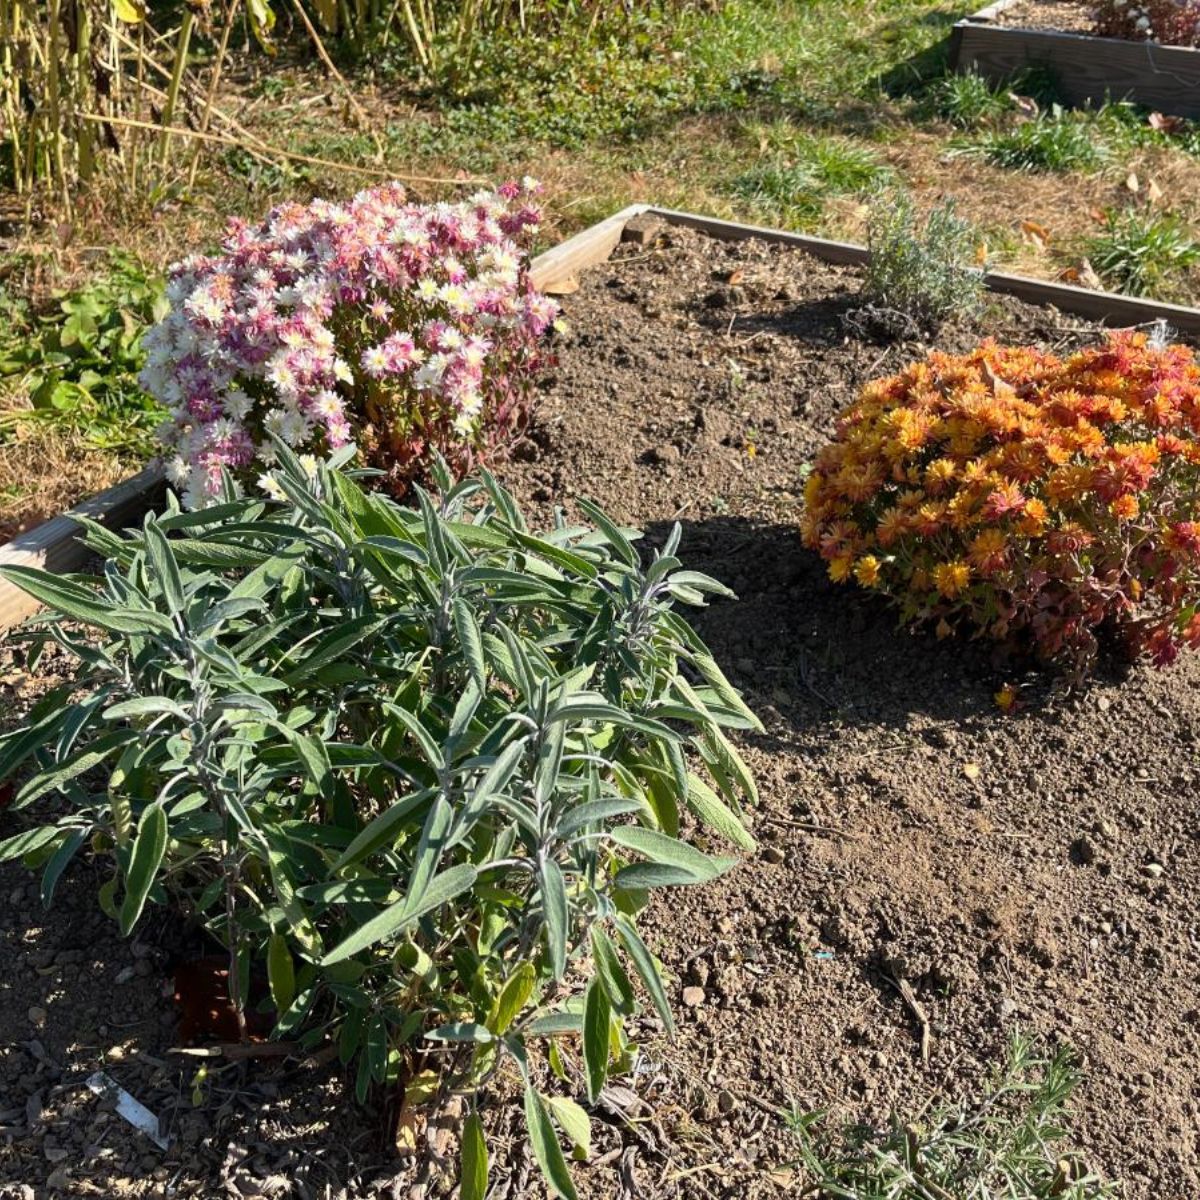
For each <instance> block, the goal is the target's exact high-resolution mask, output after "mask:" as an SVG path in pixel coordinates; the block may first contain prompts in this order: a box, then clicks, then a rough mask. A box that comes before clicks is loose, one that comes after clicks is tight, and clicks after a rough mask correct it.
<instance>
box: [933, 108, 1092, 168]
mask: <svg viewBox="0 0 1200 1200" xmlns="http://www.w3.org/2000/svg"><path fill="white" fill-rule="evenodd" d="M956 152H957V153H960V154H964V155H974V156H976V157H979V158H983V159H986V160H987V161H988V162H990V163H992V164H994V165H995V166H998V167H1005V168H1007V169H1008V170H1011V171H1094V170H1096V169H1097V168H1098V167H1100V166H1101V165H1102V164H1103V163H1104V161H1105V159H1106V157H1107V147H1106V146H1105V145H1104V144H1103V143H1102V142H1100V141H1098V140H1097V138H1096V137H1095V136H1094V133H1093V131H1092V130H1091V129H1090V128H1089V126H1088V124H1087V123H1085V122H1083V121H1080V120H1078V119H1077V118H1075V117H1074V116H1068V115H1067V114H1065V113H1063V112H1062V110H1060V109H1058V108H1057V107H1055V108H1054V109H1052V110H1051V111H1050V112H1049V113H1046V114H1040V115H1038V116H1037V117H1035V118H1034V119H1032V120H1027V121H1021V122H1019V123H1018V124H1016V125H1014V126H1012V127H1011V128H1000V129H989V130H985V131H984V132H982V133H980V134H979V135H978V136H976V137H975V138H972V139H967V140H963V141H961V142H960V143H959V144H958V148H957V151H956Z"/></svg>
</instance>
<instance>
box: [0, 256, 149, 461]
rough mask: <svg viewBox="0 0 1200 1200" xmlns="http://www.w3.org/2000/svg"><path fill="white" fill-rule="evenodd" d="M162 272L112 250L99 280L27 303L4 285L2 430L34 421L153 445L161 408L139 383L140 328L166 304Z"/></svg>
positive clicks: (112, 444) (117, 445)
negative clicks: (8, 401) (7, 399)
mask: <svg viewBox="0 0 1200 1200" xmlns="http://www.w3.org/2000/svg"><path fill="white" fill-rule="evenodd" d="M167 307H168V305H167V300H166V297H165V295H164V282H163V280H162V278H161V277H160V276H157V275H155V274H153V273H149V272H147V271H146V269H145V268H144V267H143V266H142V265H141V264H140V263H139V262H138V261H137V260H135V259H133V258H131V257H130V256H128V255H124V254H119V253H118V254H113V255H112V256H110V258H109V259H108V262H107V265H106V270H105V272H104V273H103V274H101V275H100V276H99V277H98V278H97V279H96V280H95V281H94V282H92V283H90V284H85V285H84V286H82V287H79V288H76V289H73V290H71V291H68V292H65V293H63V294H60V295H58V296H56V297H55V298H54V300H53V302H52V305H51V306H50V308H49V311H47V312H44V313H33V312H30V310H29V306H28V305H27V304H24V303H22V302H21V301H20V300H19V299H14V298H9V297H7V296H5V295H4V293H3V292H0V316H2V317H3V319H4V327H3V329H0V379H2V380H3V381H4V386H5V388H6V390H7V391H8V392H10V393H11V394H12V396H13V398H14V401H15V402H14V403H13V404H12V406H11V407H9V408H8V409H7V411H5V412H4V413H3V414H0V433H6V434H12V433H13V432H14V431H15V430H16V428H17V427H19V426H20V425H21V424H22V423H28V422H37V423H40V424H49V425H53V426H56V427H58V428H60V429H63V430H66V431H69V432H72V433H77V434H80V435H82V436H83V438H84V439H85V441H86V442H87V443H88V444H89V445H91V446H94V447H95V448H97V449H100V450H119V451H129V452H132V453H139V454H143V455H149V454H150V453H151V451H152V448H153V444H154V436H153V435H154V429H155V426H156V425H157V424H158V423H159V421H161V420H162V418H163V416H164V415H165V413H164V410H163V409H162V408H160V407H159V405H158V404H156V403H155V402H154V401H153V400H151V398H150V397H149V396H147V395H146V393H145V392H144V391H142V389H141V388H140V387H139V385H138V381H137V376H138V372H139V371H140V370H141V369H142V366H143V365H144V363H145V359H146V354H145V350H144V348H143V346H142V336H143V334H144V333H145V331H146V329H147V328H148V326H150V325H151V324H153V323H154V322H155V321H156V320H158V319H160V318H161V317H163V316H164V315H165V314H166V311H167Z"/></svg>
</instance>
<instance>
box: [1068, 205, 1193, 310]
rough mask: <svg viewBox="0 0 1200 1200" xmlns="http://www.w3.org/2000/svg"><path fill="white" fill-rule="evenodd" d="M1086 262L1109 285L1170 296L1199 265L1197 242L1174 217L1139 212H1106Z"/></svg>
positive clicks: (1185, 226) (1130, 210) (1089, 244)
mask: <svg viewBox="0 0 1200 1200" xmlns="http://www.w3.org/2000/svg"><path fill="white" fill-rule="evenodd" d="M1087 254H1088V258H1089V260H1090V261H1091V263H1092V265H1093V266H1094V267H1095V268H1096V270H1097V271H1099V272H1100V275H1101V277H1102V278H1103V279H1105V280H1106V281H1107V282H1108V283H1109V284H1110V286H1112V287H1114V288H1116V289H1118V290H1119V291H1123V292H1130V293H1132V294H1133V295H1135V296H1147V295H1156V296H1163V297H1170V296H1172V295H1174V294H1176V293H1177V291H1178V289H1179V287H1180V284H1181V283H1182V282H1183V281H1184V279H1185V278H1186V275H1187V272H1188V271H1189V270H1191V269H1192V268H1193V267H1195V266H1196V265H1197V264H1198V263H1200V242H1197V241H1196V239H1195V238H1194V237H1193V236H1192V231H1191V229H1190V228H1189V227H1188V225H1187V224H1186V222H1184V221H1182V220H1181V219H1180V218H1179V217H1178V216H1177V215H1175V214H1174V213H1169V212H1153V211H1149V210H1143V209H1137V208H1125V209H1122V210H1120V211H1118V212H1111V211H1110V212H1109V213H1107V214H1106V223H1105V226H1104V229H1103V231H1102V232H1101V233H1099V234H1097V235H1096V236H1095V237H1094V238H1092V239H1091V240H1090V241H1089V242H1088V245H1087Z"/></svg>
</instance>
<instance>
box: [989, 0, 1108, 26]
mask: <svg viewBox="0 0 1200 1200" xmlns="http://www.w3.org/2000/svg"><path fill="white" fill-rule="evenodd" d="M996 24H997V25H1004V26H1006V27H1008V28H1009V29H1049V30H1052V31H1056V32H1058V33H1091V32H1092V31H1093V30H1094V29H1095V28H1096V14H1095V6H1094V5H1092V4H1088V3H1086V0H1024V2H1023V3H1021V4H1014V5H1013V6H1012V7H1011V8H1006V9H1004V10H1003V11H1002V12H1000V13H998V14H997V16H996Z"/></svg>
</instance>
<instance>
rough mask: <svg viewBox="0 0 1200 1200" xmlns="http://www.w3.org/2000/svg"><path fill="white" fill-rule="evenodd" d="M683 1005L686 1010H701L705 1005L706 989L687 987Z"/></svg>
mask: <svg viewBox="0 0 1200 1200" xmlns="http://www.w3.org/2000/svg"><path fill="white" fill-rule="evenodd" d="M683 1003H684V1006H685V1007H686V1008H699V1007H700V1005H701V1004H703V1003H704V989H703V988H700V987H685V988H684V989H683Z"/></svg>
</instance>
